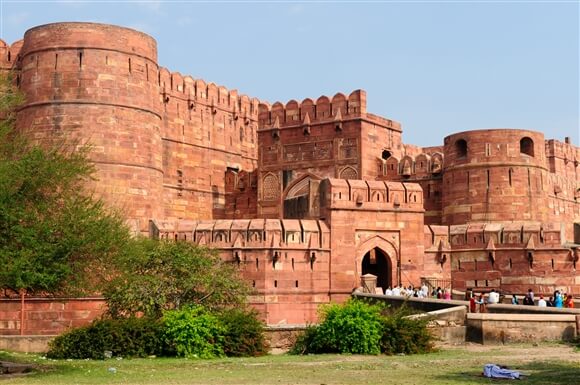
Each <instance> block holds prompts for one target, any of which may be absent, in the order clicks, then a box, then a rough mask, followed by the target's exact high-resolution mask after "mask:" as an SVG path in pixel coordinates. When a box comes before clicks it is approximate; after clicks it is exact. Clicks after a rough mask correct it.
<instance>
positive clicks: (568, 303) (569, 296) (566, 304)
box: [564, 294, 574, 309]
mask: <svg viewBox="0 0 580 385" xmlns="http://www.w3.org/2000/svg"><path fill="white" fill-rule="evenodd" d="M564 307H567V308H569V309H573V308H574V298H573V297H572V294H567V295H566V300H565V301H564Z"/></svg>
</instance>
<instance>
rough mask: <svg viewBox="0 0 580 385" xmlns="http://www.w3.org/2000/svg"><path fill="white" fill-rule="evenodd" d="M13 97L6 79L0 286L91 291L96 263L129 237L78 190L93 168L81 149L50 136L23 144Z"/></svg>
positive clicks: (0, 144)
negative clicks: (17, 124) (45, 140)
mask: <svg viewBox="0 0 580 385" xmlns="http://www.w3.org/2000/svg"><path fill="white" fill-rule="evenodd" d="M20 100H21V98H20V96H19V95H18V93H16V92H15V91H14V90H13V88H12V87H11V86H10V81H9V79H5V78H4V79H0V109H1V110H0V115H1V116H2V117H3V119H2V120H1V121H0V266H2V269H0V287H2V288H3V289H9V290H12V291H15V292H18V291H21V290H24V291H27V292H42V293H58V292H61V293H73V292H78V291H79V290H78V289H79V288H85V289H87V290H91V289H92V288H93V286H92V285H90V283H91V282H93V283H94V282H95V281H96V280H95V277H96V276H97V274H96V273H97V272H98V271H99V269H98V266H101V265H102V262H103V260H105V259H107V258H109V257H111V256H113V255H116V254H117V253H119V252H120V251H121V250H122V249H123V247H124V245H125V244H126V242H127V239H128V237H129V232H128V230H127V228H126V227H125V226H124V224H123V221H122V220H121V218H120V216H118V215H117V214H115V213H113V212H111V211H109V210H107V209H106V208H105V207H104V205H103V203H102V202H101V201H100V200H98V199H95V198H93V196H92V195H91V194H90V193H89V192H88V191H87V190H86V189H85V188H84V186H85V185H86V182H87V181H88V180H90V178H91V175H92V173H93V171H94V170H93V165H92V163H91V162H90V161H89V159H88V158H87V152H88V150H89V148H88V147H86V146H79V145H78V144H77V143H69V142H67V141H66V140H64V139H56V138H54V139H55V140H52V141H51V142H50V143H49V142H43V143H42V145H39V144H35V143H32V142H30V141H29V140H28V139H27V137H26V136H25V135H24V134H22V133H21V132H19V131H17V130H16V129H15V124H14V116H13V111H14V109H15V104H16V103H18V102H19V101H20ZM79 148H80V150H79Z"/></svg>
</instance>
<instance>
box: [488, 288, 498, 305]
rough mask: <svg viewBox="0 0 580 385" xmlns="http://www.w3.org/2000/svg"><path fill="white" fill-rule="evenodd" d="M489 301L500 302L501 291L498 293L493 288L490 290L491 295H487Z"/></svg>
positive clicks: (492, 302)
mask: <svg viewBox="0 0 580 385" xmlns="http://www.w3.org/2000/svg"><path fill="white" fill-rule="evenodd" d="M487 303H489V304H490V305H491V304H496V303H499V293H497V292H496V291H495V290H493V289H491V291H490V292H489V295H488V297H487Z"/></svg>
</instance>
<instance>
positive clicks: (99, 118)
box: [17, 23, 163, 231]
mask: <svg viewBox="0 0 580 385" xmlns="http://www.w3.org/2000/svg"><path fill="white" fill-rule="evenodd" d="M19 67H20V68H21V77H20V87H21V89H22V91H23V92H24V95H25V98H26V102H25V104H24V105H23V106H22V108H21V110H20V112H19V114H18V118H17V126H18V128H19V129H22V130H25V131H27V132H30V133H31V136H32V137H33V138H34V139H35V140H39V141H47V140H52V139H53V138H59V137H62V138H66V143H72V144H75V145H78V144H88V145H89V146H90V158H91V160H92V161H94V162H95V165H96V169H97V172H96V175H95V177H96V178H97V180H96V181H95V183H94V184H93V186H89V187H92V188H94V190H95V191H96V192H97V194H98V195H100V196H102V197H103V198H104V199H105V200H106V201H107V202H108V203H109V204H113V205H114V206H116V207H118V208H120V209H121V210H123V212H124V214H125V217H126V218H128V219H137V220H138V222H137V223H136V224H137V225H138V227H139V228H140V230H141V231H145V230H146V229H147V225H148V223H147V222H148V219H149V218H156V217H157V218H158V217H161V213H162V185H163V168H162V143H161V137H160V126H161V111H160V108H161V103H160V100H159V98H160V96H159V88H158V65H157V44H156V42H155V40H154V39H153V38H152V37H150V36H148V35H146V34H144V33H141V32H138V31H134V30H132V29H128V28H123V27H118V26H112V25H104V24H94V23H56V24H47V25H42V26H39V27H35V28H32V29H30V30H28V31H27V32H26V33H25V35H24V44H23V46H22V50H21V53H20V66H19Z"/></svg>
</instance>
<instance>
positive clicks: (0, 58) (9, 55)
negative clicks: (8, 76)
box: [0, 39, 24, 70]
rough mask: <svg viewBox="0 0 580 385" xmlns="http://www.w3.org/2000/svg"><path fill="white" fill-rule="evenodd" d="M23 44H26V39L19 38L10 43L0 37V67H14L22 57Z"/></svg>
mask: <svg viewBox="0 0 580 385" xmlns="http://www.w3.org/2000/svg"><path fill="white" fill-rule="evenodd" d="M22 44H24V40H18V41H15V42H14V43H12V44H11V45H9V44H8V43H6V42H5V41H4V40H2V39H0V69H3V70H9V69H12V68H13V67H14V65H15V63H16V62H18V59H19V57H20V50H21V49H22Z"/></svg>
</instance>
